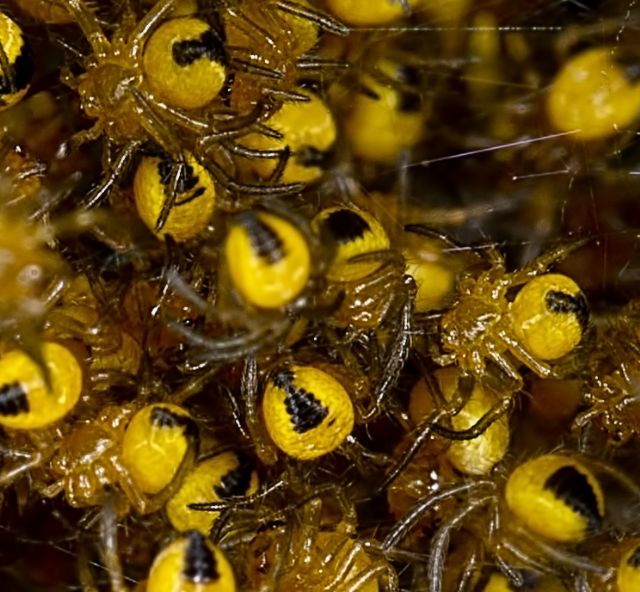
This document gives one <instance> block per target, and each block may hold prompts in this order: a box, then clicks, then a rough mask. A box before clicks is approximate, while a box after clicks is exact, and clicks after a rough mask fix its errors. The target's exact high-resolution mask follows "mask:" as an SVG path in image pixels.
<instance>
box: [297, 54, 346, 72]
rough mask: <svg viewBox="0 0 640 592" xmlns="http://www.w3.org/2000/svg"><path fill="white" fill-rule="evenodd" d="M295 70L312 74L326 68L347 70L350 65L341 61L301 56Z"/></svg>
mask: <svg viewBox="0 0 640 592" xmlns="http://www.w3.org/2000/svg"><path fill="white" fill-rule="evenodd" d="M296 68H298V70H306V71H312V72H313V71H314V70H319V71H320V72H324V71H325V70H326V69H327V68H335V69H340V70H347V69H349V68H351V64H350V63H349V62H344V61H342V60H331V59H327V58H319V57H316V56H302V57H301V58H300V59H299V60H298V61H297V62H296Z"/></svg>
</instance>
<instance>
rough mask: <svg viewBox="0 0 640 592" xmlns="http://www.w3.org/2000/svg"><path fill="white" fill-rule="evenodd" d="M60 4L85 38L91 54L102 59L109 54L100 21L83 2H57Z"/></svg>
mask: <svg viewBox="0 0 640 592" xmlns="http://www.w3.org/2000/svg"><path fill="white" fill-rule="evenodd" d="M59 1H60V4H62V5H63V6H64V8H66V9H67V12H69V14H70V15H71V16H73V18H74V19H75V21H76V23H77V24H78V26H79V27H80V28H81V29H82V33H83V34H84V36H85V37H86V38H87V41H88V42H89V45H91V49H92V50H93V53H94V54H95V55H96V57H98V58H103V57H105V56H106V55H107V54H108V53H109V48H110V45H111V44H110V43H109V40H108V39H107V38H106V36H105V34H104V32H103V31H102V26H101V25H100V21H99V20H98V18H97V17H96V15H95V14H94V12H93V10H91V9H90V8H89V7H88V6H87V5H86V4H85V3H84V2H83V0H59Z"/></svg>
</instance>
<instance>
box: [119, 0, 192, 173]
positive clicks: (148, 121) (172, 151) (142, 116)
mask: <svg viewBox="0 0 640 592" xmlns="http://www.w3.org/2000/svg"><path fill="white" fill-rule="evenodd" d="M161 1H162V0H161ZM128 90H129V92H130V93H131V95H132V96H133V98H134V102H135V103H136V107H137V109H136V114H137V116H138V118H139V121H140V125H142V127H143V128H144V130H145V131H146V132H147V133H148V134H149V136H150V137H151V138H152V139H153V140H154V141H155V142H156V143H157V144H158V145H159V146H161V147H162V148H163V149H164V150H165V152H168V153H169V155H170V156H171V158H173V159H174V160H176V161H180V160H184V156H183V150H182V148H181V147H180V144H179V143H178V140H177V139H176V135H175V133H173V131H172V130H170V129H169V128H168V127H167V125H166V124H165V123H164V122H163V121H162V119H160V117H159V116H158V114H157V113H156V111H155V110H154V108H153V107H152V106H151V103H150V102H149V98H148V97H147V96H145V95H144V93H143V92H142V91H141V90H140V89H138V88H136V87H135V86H129V87H128Z"/></svg>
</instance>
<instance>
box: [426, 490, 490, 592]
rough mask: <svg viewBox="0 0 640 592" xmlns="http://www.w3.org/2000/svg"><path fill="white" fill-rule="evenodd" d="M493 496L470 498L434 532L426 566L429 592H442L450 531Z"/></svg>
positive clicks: (488, 502) (488, 501) (487, 502)
mask: <svg viewBox="0 0 640 592" xmlns="http://www.w3.org/2000/svg"><path fill="white" fill-rule="evenodd" d="M495 501H496V499H495V496H493V495H487V496H484V497H481V498H478V499H476V500H472V501H470V502H469V504H468V505H467V506H466V507H464V508H463V509H462V510H460V511H459V512H457V513H456V514H454V515H453V517H451V518H449V519H448V520H447V521H446V522H445V523H444V524H443V525H442V526H441V527H440V528H439V529H438V530H437V531H436V533H435V535H434V536H433V538H432V539H431V546H430V555H429V564H428V566H427V582H428V588H427V589H428V591H429V592H442V581H443V577H444V565H445V562H446V559H447V550H448V549H449V539H450V537H451V532H452V531H453V530H455V529H456V528H457V527H458V526H459V525H460V524H461V523H462V522H463V521H464V519H465V518H466V517H467V516H468V515H469V514H471V513H472V512H474V511H475V510H477V509H478V508H481V507H482V506H484V505H486V504H491V503H492V502H495Z"/></svg>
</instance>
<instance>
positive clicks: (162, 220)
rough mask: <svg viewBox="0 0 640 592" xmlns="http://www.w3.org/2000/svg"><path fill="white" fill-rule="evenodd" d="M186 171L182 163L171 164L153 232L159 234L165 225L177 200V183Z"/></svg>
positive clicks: (185, 165)
mask: <svg viewBox="0 0 640 592" xmlns="http://www.w3.org/2000/svg"><path fill="white" fill-rule="evenodd" d="M186 169H187V164H186V163H185V162H184V161H177V162H172V164H171V176H170V177H169V183H167V184H166V185H165V187H164V190H163V193H164V199H163V201H162V209H161V210H160V214H159V215H158V219H157V220H156V224H155V226H154V228H153V230H154V232H160V231H161V230H162V228H163V226H164V225H165V224H166V223H167V219H168V218H169V214H170V213H171V210H172V209H173V206H174V205H175V203H176V199H177V198H178V182H179V180H180V179H181V178H182V177H183V176H184V175H185V173H186Z"/></svg>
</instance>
